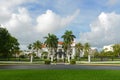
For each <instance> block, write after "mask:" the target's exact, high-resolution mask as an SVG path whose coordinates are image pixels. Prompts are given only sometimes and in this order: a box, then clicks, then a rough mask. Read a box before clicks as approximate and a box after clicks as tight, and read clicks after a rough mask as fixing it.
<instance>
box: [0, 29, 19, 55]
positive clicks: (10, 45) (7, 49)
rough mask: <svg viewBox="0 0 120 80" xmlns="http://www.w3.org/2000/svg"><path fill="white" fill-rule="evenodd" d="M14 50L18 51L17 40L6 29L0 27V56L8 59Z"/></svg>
mask: <svg viewBox="0 0 120 80" xmlns="http://www.w3.org/2000/svg"><path fill="white" fill-rule="evenodd" d="M15 50H19V43H18V40H17V39H16V38H15V37H13V36H11V34H10V33H9V32H8V30H7V29H5V28H1V27H0V54H1V56H2V57H9V56H10V55H12V54H13V53H15Z"/></svg>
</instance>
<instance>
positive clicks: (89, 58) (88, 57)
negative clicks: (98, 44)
mask: <svg viewBox="0 0 120 80" xmlns="http://www.w3.org/2000/svg"><path fill="white" fill-rule="evenodd" d="M90 58H91V57H90V54H88V62H89V63H90V62H91V60H90Z"/></svg>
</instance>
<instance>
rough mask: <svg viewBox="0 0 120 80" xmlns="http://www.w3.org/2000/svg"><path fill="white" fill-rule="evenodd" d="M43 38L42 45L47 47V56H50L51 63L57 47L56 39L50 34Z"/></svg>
mask: <svg viewBox="0 0 120 80" xmlns="http://www.w3.org/2000/svg"><path fill="white" fill-rule="evenodd" d="M44 38H45V39H46V40H45V42H44V43H45V45H46V46H47V48H48V50H49V51H50V54H49V55H52V57H51V58H52V59H51V61H53V55H54V53H55V52H56V51H57V47H58V38H57V36H56V35H54V34H50V33H49V34H48V36H46V37H44Z"/></svg>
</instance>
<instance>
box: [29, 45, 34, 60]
mask: <svg viewBox="0 0 120 80" xmlns="http://www.w3.org/2000/svg"><path fill="white" fill-rule="evenodd" d="M32 46H33V45H32V44H29V45H28V49H29V50H30V53H29V54H30V62H33V54H32V53H33V51H32Z"/></svg>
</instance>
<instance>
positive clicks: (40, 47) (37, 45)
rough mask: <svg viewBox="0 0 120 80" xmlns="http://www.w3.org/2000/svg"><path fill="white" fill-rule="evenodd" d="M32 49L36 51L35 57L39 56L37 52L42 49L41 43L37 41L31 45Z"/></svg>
mask: <svg viewBox="0 0 120 80" xmlns="http://www.w3.org/2000/svg"><path fill="white" fill-rule="evenodd" d="M33 49H34V50H36V51H37V56H39V50H40V49H42V42H40V41H39V40H37V41H36V42H34V43H33Z"/></svg>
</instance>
